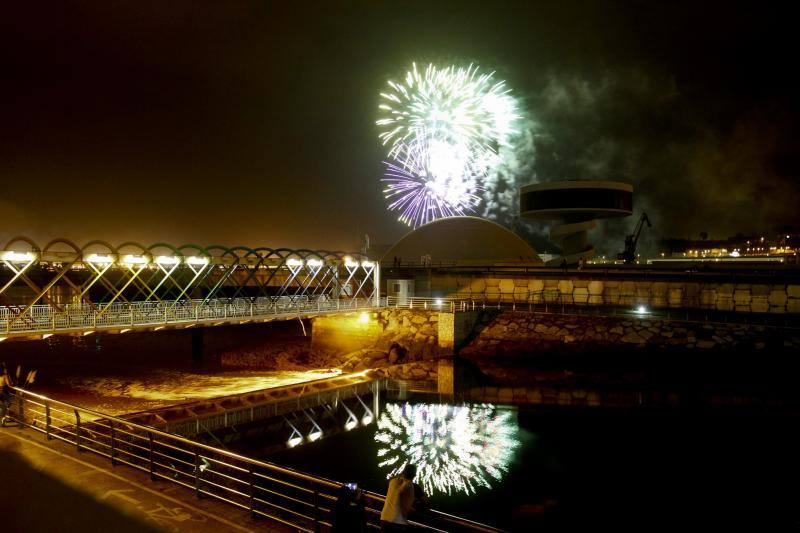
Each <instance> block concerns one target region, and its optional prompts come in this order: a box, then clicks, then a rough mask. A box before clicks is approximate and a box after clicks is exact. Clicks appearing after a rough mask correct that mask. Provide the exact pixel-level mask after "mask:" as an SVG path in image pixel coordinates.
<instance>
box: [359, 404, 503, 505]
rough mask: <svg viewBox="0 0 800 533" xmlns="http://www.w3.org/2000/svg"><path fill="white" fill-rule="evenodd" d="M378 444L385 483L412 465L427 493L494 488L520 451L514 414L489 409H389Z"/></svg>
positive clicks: (431, 406) (435, 406)
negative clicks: (518, 449)
mask: <svg viewBox="0 0 800 533" xmlns="http://www.w3.org/2000/svg"><path fill="white" fill-rule="evenodd" d="M375 441H376V442H378V443H379V444H380V445H381V446H380V448H379V450H378V457H379V459H381V461H380V463H379V466H381V467H387V468H388V469H389V473H388V474H387V478H389V477H392V476H395V475H397V474H398V473H400V472H401V471H402V470H403V468H405V466H406V464H409V463H411V464H414V465H416V467H417V476H416V478H415V479H414V481H416V482H417V483H419V484H420V485H422V487H423V489H424V490H425V491H426V492H427V493H428V494H432V493H434V492H444V493H447V494H450V493H452V492H453V491H456V492H465V493H467V494H471V493H474V492H475V490H476V488H477V487H481V486H482V487H486V488H491V484H490V482H491V480H498V481H499V480H500V479H501V478H502V477H503V475H504V474H505V473H506V472H507V471H508V465H509V462H510V461H511V458H512V457H513V455H514V452H515V450H516V449H517V447H518V446H519V440H518V439H517V426H516V425H515V424H514V423H513V420H512V413H511V412H509V411H499V410H497V409H495V407H494V406H493V405H488V404H484V405H473V406H470V405H462V406H454V405H445V404H417V405H411V404H404V405H399V404H387V406H386V409H385V410H384V412H383V413H382V414H381V416H380V418H379V419H378V429H377V431H376V432H375Z"/></svg>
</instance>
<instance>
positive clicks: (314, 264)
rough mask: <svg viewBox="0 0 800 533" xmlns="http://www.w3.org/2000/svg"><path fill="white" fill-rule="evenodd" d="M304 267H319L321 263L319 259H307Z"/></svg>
mask: <svg viewBox="0 0 800 533" xmlns="http://www.w3.org/2000/svg"><path fill="white" fill-rule="evenodd" d="M306 265H307V266H310V267H314V268H316V267H321V266H322V261H321V260H319V259H309V260H308V261H306Z"/></svg>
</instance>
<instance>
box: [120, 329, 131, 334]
mask: <svg viewBox="0 0 800 533" xmlns="http://www.w3.org/2000/svg"><path fill="white" fill-rule="evenodd" d="M130 330H131V328H125V329H121V330H119V332H120V333H128V332H129V331H130Z"/></svg>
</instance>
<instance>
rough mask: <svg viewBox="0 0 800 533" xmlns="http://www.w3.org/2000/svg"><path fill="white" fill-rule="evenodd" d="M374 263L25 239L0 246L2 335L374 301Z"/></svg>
mask: <svg viewBox="0 0 800 533" xmlns="http://www.w3.org/2000/svg"><path fill="white" fill-rule="evenodd" d="M379 280H380V267H379V265H378V263H377V262H373V261H370V260H369V259H368V258H367V257H365V256H363V255H360V254H345V253H343V252H330V251H325V250H317V251H315V250H306V249H300V250H292V249H288V248H278V249H272V248H248V247H244V246H237V247H233V248H228V247H225V246H218V245H213V246H206V247H201V246H197V245H193V244H187V245H183V246H173V245H170V244H165V243H157V244H153V245H151V246H147V247H146V246H143V245H141V244H138V243H134V242H126V243H123V244H121V245H119V246H116V247H115V246H112V245H111V244H108V243H106V242H103V241H92V242H89V243H87V244H85V245H84V246H78V245H76V244H75V243H73V242H71V241H69V240H67V239H55V240H53V241H50V242H49V243H48V244H47V245H45V246H43V247H39V246H38V245H37V244H36V243H35V242H33V241H32V240H30V239H28V238H25V237H16V238H14V239H11V240H10V241H9V242H8V243H7V244H6V245H5V247H4V248H3V250H2V251H0V341H2V340H5V339H7V338H10V337H34V338H42V337H44V338H46V337H48V336H50V335H53V334H55V333H59V334H76V335H88V334H91V333H94V332H95V331H106V332H112V333H124V332H126V331H130V330H137V329H138V330H159V329H162V328H165V327H192V326H195V325H222V324H242V323H252V322H268V321H272V320H286V319H290V318H303V317H311V316H315V315H319V314H325V313H337V312H345V311H353V310H356V309H367V308H372V307H376V306H378V305H379V304H380V291H379V290H377V288H378V287H379Z"/></svg>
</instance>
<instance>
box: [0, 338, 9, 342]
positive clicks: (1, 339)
mask: <svg viewBox="0 0 800 533" xmlns="http://www.w3.org/2000/svg"><path fill="white" fill-rule="evenodd" d="M7 338H8V337H0V342H3V341H4V340H6V339H7Z"/></svg>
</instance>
